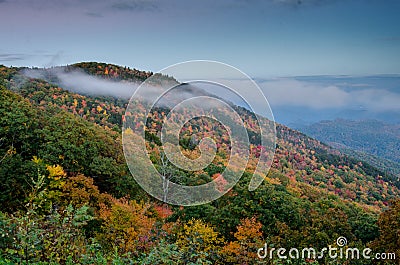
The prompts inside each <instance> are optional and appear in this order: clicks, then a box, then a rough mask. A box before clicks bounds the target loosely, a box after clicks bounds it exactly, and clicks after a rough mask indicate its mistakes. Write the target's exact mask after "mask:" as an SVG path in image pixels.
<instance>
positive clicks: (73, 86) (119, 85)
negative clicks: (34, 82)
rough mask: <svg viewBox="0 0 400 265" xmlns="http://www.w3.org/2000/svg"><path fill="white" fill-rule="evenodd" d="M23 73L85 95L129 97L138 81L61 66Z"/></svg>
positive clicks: (27, 70) (29, 70) (28, 70)
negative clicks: (95, 74) (100, 75)
mask: <svg viewBox="0 0 400 265" xmlns="http://www.w3.org/2000/svg"><path fill="white" fill-rule="evenodd" d="M23 74H24V75H25V76H27V77H30V78H38V79H43V80H46V81H48V82H52V83H54V81H55V80H57V82H56V83H57V84H58V85H60V86H61V87H63V88H65V89H67V90H69V91H72V92H76V93H81V94H86V95H99V96H114V97H120V98H130V97H131V96H132V94H133V93H134V91H135V89H136V88H137V87H138V85H139V84H138V83H133V82H122V81H119V82H118V81H111V80H105V79H102V78H99V77H95V76H92V75H89V74H86V73H84V72H81V71H78V70H76V71H72V72H66V71H65V70H64V69H62V68H51V69H46V70H44V69H26V70H24V71H23Z"/></svg>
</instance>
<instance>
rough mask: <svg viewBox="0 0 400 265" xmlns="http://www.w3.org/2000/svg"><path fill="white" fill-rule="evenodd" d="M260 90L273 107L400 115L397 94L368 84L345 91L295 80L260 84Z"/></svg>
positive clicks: (354, 86)
mask: <svg viewBox="0 0 400 265" xmlns="http://www.w3.org/2000/svg"><path fill="white" fill-rule="evenodd" d="M260 87H261V89H262V90H263V92H264V94H265V96H266V97H267V99H268V101H269V103H270V104H271V105H272V106H290V107H307V108H311V109H317V110H318V109H343V108H355V107H357V108H364V109H366V110H369V111H374V112H383V111H399V110H400V104H399V102H400V93H395V92H393V91H389V90H386V89H382V88H379V89H378V88H370V87H369V86H367V84H360V85H359V86H358V85H356V84H351V86H348V87H346V88H343V87H340V86H338V85H336V84H333V85H326V84H319V83H312V82H304V81H299V80H295V79H289V78H285V79H276V80H269V81H263V82H261V83H260Z"/></svg>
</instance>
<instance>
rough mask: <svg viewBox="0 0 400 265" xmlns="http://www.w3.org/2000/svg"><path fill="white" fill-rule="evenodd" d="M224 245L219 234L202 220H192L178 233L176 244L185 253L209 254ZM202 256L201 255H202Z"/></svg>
mask: <svg viewBox="0 0 400 265" xmlns="http://www.w3.org/2000/svg"><path fill="white" fill-rule="evenodd" d="M223 243H224V240H223V238H222V237H221V236H220V235H219V233H218V232H216V231H214V229H213V228H212V227H211V226H209V225H208V224H206V223H204V222H203V221H201V220H196V219H192V220H190V221H189V222H188V223H187V224H185V225H184V226H183V230H182V231H180V232H179V233H178V237H177V241H176V244H177V245H178V247H179V248H180V250H181V251H182V252H184V253H192V252H194V253H196V254H199V253H209V252H210V251H215V250H216V249H218V248H220V246H221V245H222V244H223ZM200 255H201V254H200Z"/></svg>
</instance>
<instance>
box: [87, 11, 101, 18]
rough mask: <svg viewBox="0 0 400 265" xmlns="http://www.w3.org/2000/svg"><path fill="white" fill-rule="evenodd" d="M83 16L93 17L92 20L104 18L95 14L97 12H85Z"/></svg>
mask: <svg viewBox="0 0 400 265" xmlns="http://www.w3.org/2000/svg"><path fill="white" fill-rule="evenodd" d="M85 15H86V16H88V17H94V18H101V17H104V16H103V15H102V14H101V13H97V12H85Z"/></svg>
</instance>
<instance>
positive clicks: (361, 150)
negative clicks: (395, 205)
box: [299, 119, 400, 176]
mask: <svg viewBox="0 0 400 265" xmlns="http://www.w3.org/2000/svg"><path fill="white" fill-rule="evenodd" d="M299 129H300V130H301V131H303V132H305V133H307V134H309V135H311V136H313V137H315V138H316V139H319V140H321V141H323V142H325V143H328V144H330V145H332V146H335V147H337V148H340V149H342V150H343V152H345V153H348V154H351V155H353V156H355V157H359V158H361V159H363V160H365V161H368V162H369V163H371V164H372V165H375V166H377V167H381V168H382V169H383V170H385V171H388V172H392V173H393V174H396V175H398V176H400V125H396V124H389V123H384V122H381V121H378V120H358V121H352V120H344V119H336V120H332V121H321V122H318V123H314V124H311V125H308V126H299ZM379 158H380V159H379Z"/></svg>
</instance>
